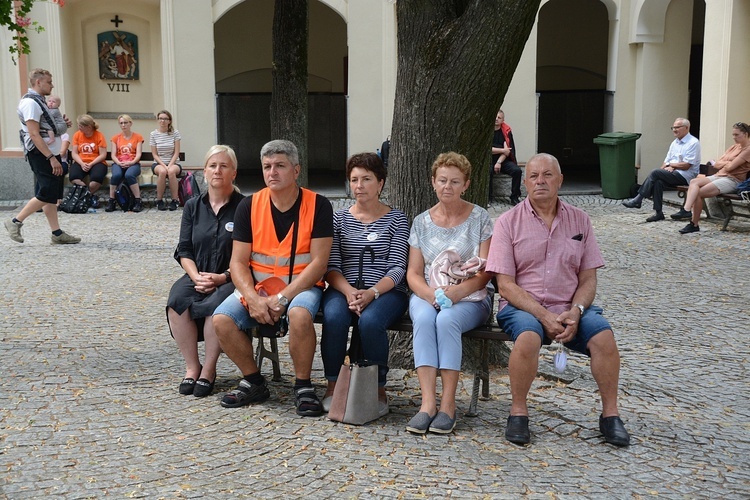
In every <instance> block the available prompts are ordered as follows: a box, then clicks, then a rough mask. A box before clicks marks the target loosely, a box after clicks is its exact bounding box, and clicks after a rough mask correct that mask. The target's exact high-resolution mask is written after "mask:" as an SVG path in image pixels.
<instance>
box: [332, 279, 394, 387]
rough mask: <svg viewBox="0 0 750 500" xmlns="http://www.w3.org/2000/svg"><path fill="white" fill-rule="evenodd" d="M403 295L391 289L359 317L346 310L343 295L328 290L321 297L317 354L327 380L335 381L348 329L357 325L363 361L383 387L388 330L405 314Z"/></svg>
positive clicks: (347, 305) (386, 365) (347, 308)
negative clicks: (373, 368)
mask: <svg viewBox="0 0 750 500" xmlns="http://www.w3.org/2000/svg"><path fill="white" fill-rule="evenodd" d="M407 303H408V298H407V296H406V294H405V293H402V292H399V291H396V290H391V291H390V292H387V293H384V294H382V295H381V296H380V297H379V298H378V299H377V300H373V301H372V302H370V303H369V304H368V306H367V307H366V308H365V309H364V310H363V311H362V315H361V316H357V315H356V314H355V313H353V312H352V311H350V310H349V304H348V303H347V301H346V297H345V296H344V294H343V293H341V292H339V291H338V290H335V289H334V288H332V287H328V290H326V291H325V293H324V294H323V306H322V307H323V334H322V336H321V338H320V355H321V357H322V358H323V368H324V370H325V376H326V379H327V380H331V381H334V380H337V379H338V377H339V370H340V369H341V365H342V364H343V363H344V357H345V356H346V341H347V338H348V337H349V327H350V326H352V325H354V324H357V325H358V327H359V336H360V339H361V341H362V352H363V353H364V357H365V360H367V361H369V362H371V363H376V364H377V365H378V385H379V386H380V387H383V386H385V377H386V375H387V374H388V333H387V331H386V330H387V329H388V327H389V326H390V325H391V324H392V323H394V322H396V321H398V320H399V319H401V317H402V316H403V315H404V313H405V312H406V306H407Z"/></svg>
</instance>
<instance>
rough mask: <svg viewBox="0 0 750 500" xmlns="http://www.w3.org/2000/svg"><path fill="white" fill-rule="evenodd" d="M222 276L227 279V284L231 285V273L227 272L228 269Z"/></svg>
mask: <svg viewBox="0 0 750 500" xmlns="http://www.w3.org/2000/svg"><path fill="white" fill-rule="evenodd" d="M224 276H226V277H227V283H231V281H232V273H230V272H229V269H227V270H226V271H224Z"/></svg>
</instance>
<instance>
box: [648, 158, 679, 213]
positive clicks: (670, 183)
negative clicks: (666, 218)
mask: <svg viewBox="0 0 750 500" xmlns="http://www.w3.org/2000/svg"><path fill="white" fill-rule="evenodd" d="M688 184H689V181H688V180H687V179H685V178H684V177H683V176H682V175H681V174H680V173H678V172H677V171H676V170H675V171H674V172H667V171H666V170H664V169H662V168H658V169H656V170H654V171H652V172H651V174H649V176H648V178H647V179H646V180H645V181H644V182H643V185H642V186H641V188H640V189H639V190H638V194H639V195H641V197H642V198H653V200H654V210H656V211H657V212H661V207H662V203H663V200H664V188H665V187H677V186H687V185H688Z"/></svg>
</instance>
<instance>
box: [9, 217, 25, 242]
mask: <svg viewBox="0 0 750 500" xmlns="http://www.w3.org/2000/svg"><path fill="white" fill-rule="evenodd" d="M22 227H23V222H13V219H8V220H6V221H5V229H7V230H8V236H10V239H11V240H13V241H17V242H18V243H23V236H21V228H22Z"/></svg>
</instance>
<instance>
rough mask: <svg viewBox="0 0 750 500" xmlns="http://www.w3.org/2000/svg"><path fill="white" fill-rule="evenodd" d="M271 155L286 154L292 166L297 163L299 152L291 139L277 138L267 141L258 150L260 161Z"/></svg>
mask: <svg viewBox="0 0 750 500" xmlns="http://www.w3.org/2000/svg"><path fill="white" fill-rule="evenodd" d="M272 155H286V158H287V160H289V162H290V163H291V164H292V165H293V166H294V165H299V152H298V151H297V146H295V145H294V143H292V141H287V140H285V139H277V140H275V141H271V142H267V143H266V144H265V145H264V146H263V147H262V148H261V150H260V161H261V163H262V162H263V158H266V157H268V156H272Z"/></svg>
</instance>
